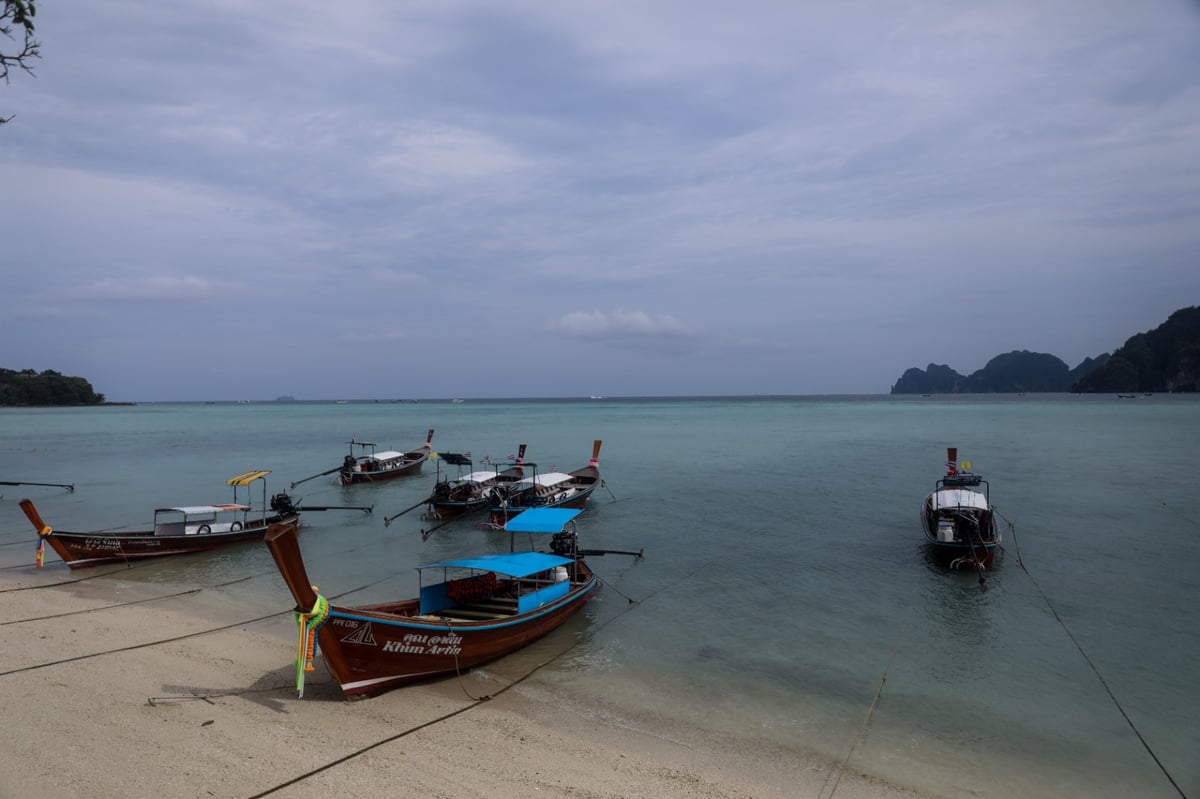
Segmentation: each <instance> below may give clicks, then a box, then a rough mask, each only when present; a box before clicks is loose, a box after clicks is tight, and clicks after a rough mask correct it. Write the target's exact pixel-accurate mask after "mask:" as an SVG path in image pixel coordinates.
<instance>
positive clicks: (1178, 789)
mask: <svg viewBox="0 0 1200 799" xmlns="http://www.w3.org/2000/svg"><path fill="white" fill-rule="evenodd" d="M996 515H997V516H999V517H1000V518H1001V519H1004V523H1005V524H1007V525H1008V530H1009V532H1010V533H1012V539H1013V547H1014V548H1015V550H1016V553H1017V564H1018V565H1019V566H1020V567H1021V571H1023V572H1025V574H1026V576H1028V577H1029V580H1030V582H1032V583H1033V587H1034V588H1036V589H1037V592H1038V593H1039V594H1040V595H1041V597H1042V601H1043V602H1045V603H1046V607H1048V608H1049V609H1050V613H1051V614H1053V615H1054V618H1055V620H1056V621H1057V622H1058V623H1059V626H1061V627H1062V628H1063V631H1064V632H1065V633H1066V634H1067V637H1068V638H1070V639H1071V643H1072V644H1074V645H1075V648H1076V649H1077V650H1079V654H1080V655H1081V656H1082V657H1083V660H1084V662H1085V663H1087V664H1088V666H1089V667H1090V668H1091V670H1092V673H1093V674H1095V675H1096V679H1097V680H1099V681H1100V685H1101V686H1102V687H1103V688H1104V691H1105V693H1107V694H1108V698H1109V699H1111V700H1112V702H1113V704H1114V705H1115V706H1116V708H1117V711H1118V712H1120V714H1121V717H1122V718H1124V719H1125V723H1126V724H1128V725H1129V729H1131V730H1133V734H1134V735H1136V736H1137V739H1138V740H1139V741H1141V743H1142V746H1143V747H1144V748H1145V749H1146V753H1147V754H1149V755H1150V757H1151V759H1152V760H1154V763H1155V765H1157V766H1158V768H1159V770H1160V771H1162V773H1163V776H1164V777H1166V778H1167V781H1168V782H1169V783H1171V787H1173V788H1174V789H1175V791H1176V792H1177V793H1178V794H1179V795H1180V796H1181V797H1183V799H1188V797H1187V794H1186V793H1184V791H1183V788H1181V787H1179V783H1177V782H1176V781H1175V778H1174V777H1172V776H1171V772H1170V771H1168V770H1167V767H1166V766H1165V765H1163V762H1162V761H1161V760H1159V759H1158V755H1157V754H1155V752H1154V749H1153V748H1151V746H1150V744H1149V742H1147V741H1146V738H1145V737H1144V736H1143V735H1142V733H1141V731H1140V730H1138V728H1137V725H1136V724H1134V723H1133V719H1131V718H1129V714H1128V713H1126V712H1125V708H1124V707H1123V706H1122V705H1121V702H1120V700H1119V699H1117V696H1116V694H1114V693H1113V691H1112V688H1110V687H1109V685H1108V681H1107V680H1105V679H1104V675H1103V674H1101V673H1100V669H1099V668H1098V667H1097V666H1096V664H1095V663H1094V662H1093V661H1092V659H1091V658H1090V657H1089V656H1088V653H1087V652H1086V651H1084V648H1083V645H1082V644H1080V643H1079V640H1078V639H1077V638H1076V637H1075V634H1074V633H1072V632H1071V628H1070V627H1068V626H1067V623H1066V622H1065V621H1064V620H1063V618H1062V616H1060V615H1058V609H1057V608H1055V607H1054V603H1053V602H1051V601H1050V597H1049V596H1047V594H1046V592H1045V591H1043V590H1042V586H1041V585H1040V584H1039V583H1038V581H1037V578H1036V577H1034V576H1033V574H1032V573H1030V571H1029V569H1028V567H1026V566H1025V561H1024V560H1023V559H1022V558H1021V545H1020V543H1019V542H1018V541H1017V528H1016V525H1014V524H1013V523H1012V522H1011V521H1009V520H1008V519H1006V518H1005V517H1004V516H1003V515H1001V514H1000V512H999V511H996Z"/></svg>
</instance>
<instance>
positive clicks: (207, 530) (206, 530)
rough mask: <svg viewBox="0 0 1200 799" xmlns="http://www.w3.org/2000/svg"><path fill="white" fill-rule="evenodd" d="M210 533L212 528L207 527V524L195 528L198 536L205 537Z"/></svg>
mask: <svg viewBox="0 0 1200 799" xmlns="http://www.w3.org/2000/svg"><path fill="white" fill-rule="evenodd" d="M211 532H212V528H211V527H209V526H208V525H207V524H202V525H200V526H199V527H197V528H196V533H197V534H198V535H207V534H208V533H211Z"/></svg>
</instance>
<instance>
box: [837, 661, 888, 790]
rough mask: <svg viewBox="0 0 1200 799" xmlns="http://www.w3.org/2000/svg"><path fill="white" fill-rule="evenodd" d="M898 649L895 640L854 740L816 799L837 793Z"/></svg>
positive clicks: (873, 710)
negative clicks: (831, 784) (826, 791)
mask: <svg viewBox="0 0 1200 799" xmlns="http://www.w3.org/2000/svg"><path fill="white" fill-rule="evenodd" d="M899 649H900V641H896V645H895V646H894V647H892V654H891V655H890V656H889V657H888V662H887V666H885V667H884V669H883V675H882V676H881V677H880V678H879V685H878V687H876V688H875V695H874V696H873V697H871V704H870V706H869V707H868V708H867V715H866V717H865V718H863V722H862V724H860V725H859V726H858V734H857V735H855V736H854V741H853V742H852V743H851V744H850V749H849V750H847V751H846V756H845V757H844V758H842V762H841V763H838V764H837V766H836V768H834V769H833V770H832V771H830V772H829V776H828V777H826V778H825V782H824V784H822V785H821V790H820V792H819V793H818V794H817V797H818V799H833V795H834V794H835V793H837V789H838V785H839V784H840V783H841V781H842V775H843V774H844V773H845V772H846V764H847V763H849V762H850V758H852V757H854V752H855V750H857V749H858V745H859V744H861V743H862V742H863V739H864V738H866V737H867V729H868V728H869V727H870V726H871V714H872V713H874V712H875V706H876V705H877V704H879V696H880V695H881V694H882V693H883V684H884V683H886V682H887V676H888V672H889V671H891V670H892V663H893V662H894V661H895V660H896V652H897V650H899ZM831 779H832V780H833V787H831V788H830V789H829V794H828V795H826V793H825V788H827V787H829V781H830V780H831Z"/></svg>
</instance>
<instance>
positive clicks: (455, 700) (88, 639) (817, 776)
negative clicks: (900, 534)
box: [0, 569, 918, 799]
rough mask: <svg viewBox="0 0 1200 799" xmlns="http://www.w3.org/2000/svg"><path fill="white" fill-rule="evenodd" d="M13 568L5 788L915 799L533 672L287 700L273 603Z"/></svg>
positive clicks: (1, 593) (280, 626)
mask: <svg viewBox="0 0 1200 799" xmlns="http://www.w3.org/2000/svg"><path fill="white" fill-rule="evenodd" d="M57 576H58V578H59V579H61V580H63V581H66V580H70V579H72V577H73V576H75V575H73V574H72V575H68V574H67V572H66V570H65V569H64V570H62V571H61V572H57ZM27 577H28V576H27V575H24V574H23V573H21V572H20V571H18V572H16V573H14V572H11V571H10V572H7V573H0V597H2V600H0V605H2V607H3V610H2V611H0V707H3V708H4V718H5V721H6V732H7V734H6V739H7V740H6V746H5V755H6V756H5V758H4V760H5V764H4V768H3V769H0V797H5V798H6V799H7V797H13V798H14V799H15V798H16V797H28V796H41V797H71V798H74V797H85V796H86V797H93V798H94V799H105V798H106V797H113V798H114V799H115V798H116V797H121V799H136V798H137V797H156V799H157V798H160V797H174V796H210V797H255V796H264V795H268V796H277V797H297V798H298V797H305V799H308V798H309V797H312V796H361V797H376V796H378V797H384V796H387V797H396V796H422V797H442V798H444V799H466V798H467V797H491V796H540V797H563V798H564V799H566V798H568V797H569V798H570V799H580V798H581V797H584V798H588V797H596V798H598V797H613V798H614V799H615V798H617V797H668V798H673V797H679V799H683V798H684V797H688V798H689V799H691V798H693V797H712V798H714V799H715V798H718V797H731V798H732V797H787V798H788V799H795V798H797V797H814V799H831V798H832V797H840V798H841V799H913V798H914V797H917V796H918V795H917V794H915V793H910V792H908V791H904V790H901V789H898V788H895V787H892V786H888V785H884V784H881V783H878V782H876V781H873V780H870V779H866V778H864V777H862V776H861V775H857V774H854V773H853V772H851V771H842V770H841V769H839V768H838V767H837V765H836V764H833V763H828V762H819V761H817V760H815V759H812V760H806V759H804V758H802V757H798V756H797V755H796V753H794V752H788V751H769V750H764V749H762V748H761V747H760V746H759V745H749V744H747V743H746V742H741V741H738V740H731V739H728V738H719V737H716V736H713V735H712V734H710V733H708V732H706V731H704V730H694V731H689V732H687V733H686V734H683V735H679V734H675V733H673V734H672V736H671V737H669V738H668V737H664V736H662V735H660V734H657V733H655V732H654V731H651V730H645V729H635V728H631V727H629V726H628V725H625V724H619V723H615V722H613V721H612V720H606V719H604V718H601V717H598V715H597V714H592V713H588V712H586V710H582V709H580V708H563V707H559V706H555V705H553V704H551V703H550V702H549V701H547V697H548V696H550V694H549V693H547V692H543V691H540V690H538V688H537V675H536V674H533V675H531V676H530V677H529V678H528V679H527V680H524V681H522V682H519V683H512V682H508V681H506V680H505V679H503V678H500V677H498V676H496V674H498V673H500V672H499V671H497V672H490V671H488V670H487V669H484V670H480V671H476V672H472V673H469V674H466V675H464V676H463V677H462V678H461V680H460V679H458V678H455V677H452V678H449V679H444V680H439V681H435V682H429V683H423V684H418V685H413V686H408V687H405V688H401V689H398V690H395V691H392V692H390V693H387V694H385V695H383V696H380V697H376V698H373V699H366V700H359V701H354V702H347V701H345V700H344V699H343V698H342V695H341V692H340V690H339V689H338V688H337V686H336V685H335V684H333V682H332V680H331V678H330V676H329V673H328V671H327V670H326V669H325V668H324V665H323V663H322V661H321V658H320V656H319V655H318V658H317V666H316V670H315V671H314V672H312V673H310V674H309V675H308V676H307V679H306V687H305V696H304V698H302V699H299V698H297V697H296V692H295V687H294V686H295V670H294V667H293V665H292V663H291V660H292V657H293V654H292V652H293V647H294V638H293V631H294V630H295V626H294V622H293V621H292V618H291V615H290V614H279V613H276V614H272V615H271V616H270V617H269V618H266V619H263V620H259V621H251V619H253V618H255V614H253V613H247V612H246V609H245V608H236V607H234V606H233V605H228V604H222V603H220V602H215V601H212V600H211V599H210V598H206V593H208V592H203V591H201V592H193V593H187V594H184V595H182V596H174V597H169V598H161V599H156V600H155V601H151V602H141V600H144V599H146V598H148V597H149V596H151V595H150V594H148V593H146V590H147V589H146V588H145V587H143V586H139V587H137V588H136V589H134V588H130V587H128V586H126V585H124V584H122V583H120V582H119V581H112V580H108V579H107V578H106V579H102V580H96V581H87V582H82V583H72V584H69V585H60V586H52V585H46V584H45V583H47V582H48V580H47V577H48V575H47V574H46V572H43V573H42V574H41V575H39V576H38V579H37V582H38V583H41V584H42V586H41V587H34V588H26V586H28V585H29V584H30V583H31V582H32V580H30V579H27ZM14 589H16V590H14ZM162 593H172V592H171V591H169V590H164V591H163V592H162ZM161 595H162V594H159V595H158V596H161ZM118 603H122V604H120V605H119V606H117V607H107V606H112V605H117V604H118ZM129 603H137V604H129ZM272 610H273V609H272V608H265V609H262V611H261V613H259V614H258V615H262V616H265V615H266V614H268V613H271V611H272ZM487 696H491V697H492V698H490V699H485V698H482V697H487Z"/></svg>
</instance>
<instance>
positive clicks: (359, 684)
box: [266, 508, 641, 698]
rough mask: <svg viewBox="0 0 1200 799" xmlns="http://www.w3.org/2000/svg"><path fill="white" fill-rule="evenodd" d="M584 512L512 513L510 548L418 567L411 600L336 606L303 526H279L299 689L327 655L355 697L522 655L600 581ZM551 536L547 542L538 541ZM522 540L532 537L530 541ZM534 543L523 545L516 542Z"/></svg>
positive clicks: (275, 548) (270, 539) (275, 538)
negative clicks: (322, 590)
mask: <svg viewBox="0 0 1200 799" xmlns="http://www.w3.org/2000/svg"><path fill="white" fill-rule="evenodd" d="M579 513H580V511H579V510H577V509H566V508H538V509H530V510H527V511H525V512H524V513H522V514H520V515H519V516H518V517H516V518H514V519H513V520H511V521H510V522H509V523H508V524H507V525H506V526H505V530H506V531H507V532H509V533H510V536H509V551H508V552H486V553H482V554H476V555H470V556H465V557H458V558H449V559H445V560H439V561H437V562H434V563H428V564H425V565H422V566H419V567H418V568H417V571H418V574H419V583H420V593H419V596H417V597H415V598H412V599H404V600H399V601H396V602H385V603H382V604H375V605H360V606H355V607H349V606H341V605H332V604H330V603H329V602H328V601H327V600H326V599H325V598H324V597H323V596H321V595H320V594H318V593H317V591H316V590H315V589H314V588H313V587H312V583H311V582H310V580H309V577H308V573H307V570H306V568H305V565H304V561H303V558H302V556H301V552H300V545H299V540H298V538H297V536H296V530H295V528H294V527H293V526H291V525H277V526H275V527H273V528H272V529H271V530H270V531H269V532H268V533H267V536H266V542H267V546H268V547H270V549H271V555H272V556H273V557H274V558H275V563H276V565H277V566H278V567H279V572H280V574H281V575H282V576H283V579H284V582H285V583H287V586H288V589H289V590H290V591H291V593H292V597H293V598H294V599H295V601H296V618H297V622H298V628H299V630H298V643H297V650H296V651H297V659H296V689H297V693H298V694H299V695H300V696H303V692H304V674H305V672H306V670H311V669H312V665H313V660H314V657H315V656H316V655H317V654H318V653H319V654H320V655H321V656H322V657H323V659H324V661H325V664H326V666H327V667H328V668H329V671H330V673H331V674H332V675H333V677H334V679H335V680H336V681H337V683H338V685H339V686H340V687H341V690H342V693H343V695H344V696H345V697H346V698H359V697H365V696H374V695H377V694H379V693H382V692H384V691H387V690H389V689H391V688H395V687H397V686H400V685H403V684H405V683H409V682H413V681H415V680H421V679H427V678H431V677H437V676H440V675H446V674H454V673H462V672H464V671H466V670H468V669H471V668H473V667H475V666H478V665H481V664H483V663H487V662H489V661H492V660H495V659H496V658H499V657H502V656H504V655H507V654H509V653H511V652H514V651H516V650H518V649H520V648H522V647H524V646H526V645H528V644H529V643H531V642H533V641H535V640H537V639H538V638H541V637H542V636H544V635H546V634H547V633H549V632H551V631H552V630H554V629H555V628H557V627H559V626H560V625H561V624H562V623H563V622H565V621H566V620H567V619H569V618H570V617H571V616H573V615H574V614H576V613H578V612H579V611H580V610H581V609H582V608H583V605H584V603H585V602H587V601H588V600H589V599H590V598H591V597H592V596H593V595H594V594H595V592H596V590H597V589H598V588H599V586H600V582H599V580H598V578H597V577H596V575H595V574H594V573H593V572H592V570H591V568H590V567H589V566H588V564H587V563H586V561H585V560H584V557H585V556H586V555H602V554H607V553H613V554H630V555H637V556H639V557H640V555H641V553H640V552H618V551H617V550H581V549H580V548H579V546H578V533H577V531H576V528H575V517H576V516H578V515H579ZM547 536H548V537H549V538H550V540H549V543H548V545H546V546H545V547H544V548H542V547H541V546H538V545H536V543H535V542H538V541H539V539H540V541H541V542H542V543H543V544H544V542H545V538H546V537H547ZM521 537H527V538H524V539H522V538H521ZM518 540H523V542H524V541H528V542H529V549H528V550H521V551H518V549H517V542H518Z"/></svg>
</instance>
